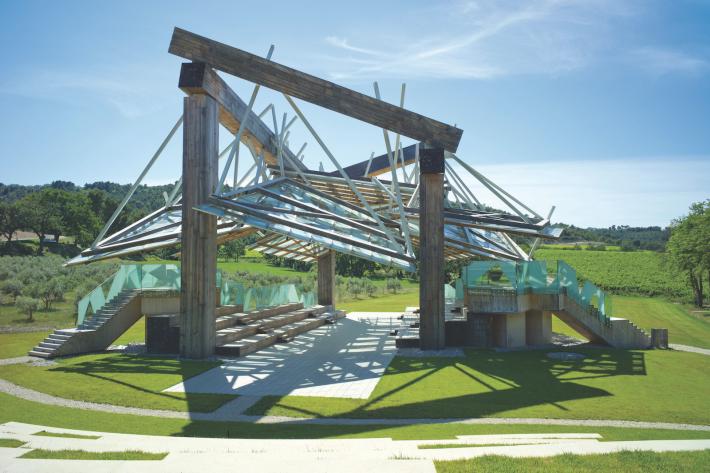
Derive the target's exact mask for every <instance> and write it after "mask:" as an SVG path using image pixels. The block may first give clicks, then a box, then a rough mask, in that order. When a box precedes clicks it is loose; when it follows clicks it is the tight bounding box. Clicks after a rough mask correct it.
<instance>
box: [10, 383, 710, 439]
mask: <svg viewBox="0 0 710 473" xmlns="http://www.w3.org/2000/svg"><path fill="white" fill-rule="evenodd" d="M0 392H3V393H6V394H10V395H12V396H16V397H19V398H22V399H25V400H27V401H33V402H39V403H41V404H49V405H54V406H63V407H72V408H75V409H85V410H91V411H102V412H112V413H115V414H131V415H139V416H152V417H168V418H173V419H186V420H187V419H189V420H209V421H240V422H254V423H264V424H277V423H289V424H318V425H411V424H453V423H462V424H487V425H500V424H536V425H565V426H591V427H626V428H637V429H669V430H697V431H706V432H710V425H694V424H674V423H669V422H639V421H625V420H571V419H570V420H568V419H534V418H492V417H486V418H474V419H346V418H325V419H322V418H320V419H319V418H313V419H303V418H294V417H277V416H247V415H243V414H241V412H243V410H244V408H245V406H247V405H248V404H250V402H252V401H255V399H250V400H249V402H245V401H246V400H241V401H240V399H239V398H237V399H235V400H234V401H231V402H230V403H227V404H225V405H224V406H222V407H220V408H219V409H217V410H216V411H214V412H209V413H201V412H195V413H190V412H178V411H165V410H155V409H141V408H137V407H123V406H113V405H110V404H99V403H94V402H86V401H74V400H71V399H64V398H60V397H56V396H52V395H49V394H44V393H41V392H38V391H35V390H32V389H27V388H23V387H21V386H18V385H16V384H13V383H10V382H8V381H5V380H2V379H0Z"/></svg>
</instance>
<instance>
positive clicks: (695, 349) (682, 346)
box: [668, 343, 710, 356]
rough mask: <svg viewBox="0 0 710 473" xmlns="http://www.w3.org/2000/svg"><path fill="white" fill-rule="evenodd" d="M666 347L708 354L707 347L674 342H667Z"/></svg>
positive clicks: (709, 354)
mask: <svg viewBox="0 0 710 473" xmlns="http://www.w3.org/2000/svg"><path fill="white" fill-rule="evenodd" d="M668 347H669V348H672V349H673V350H678V351H687V352H690V353H699V354H701V355H708V356H710V350H708V349H707V348H700V347H691V346H690V345H678V344H676V343H669V344H668Z"/></svg>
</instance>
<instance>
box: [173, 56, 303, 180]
mask: <svg viewBox="0 0 710 473" xmlns="http://www.w3.org/2000/svg"><path fill="white" fill-rule="evenodd" d="M178 87H180V89H181V90H182V91H183V92H185V93H186V94H188V95H195V94H206V95H209V96H210V97H212V98H214V99H215V100H216V101H217V103H218V104H219V121H220V123H221V124H222V125H224V127H225V128H226V129H228V130H229V131H230V132H231V133H232V134H236V133H237V131H238V130H239V124H240V122H241V120H242V119H243V118H244V116H245V114H246V111H247V104H246V103H244V101H243V100H242V99H241V98H240V97H239V96H238V95H237V94H236V92H234V90H232V88H231V87H229V84H227V83H226V82H225V81H224V80H223V79H222V78H221V77H220V76H219V75H217V73H216V72H215V71H214V70H213V69H212V68H210V67H209V66H207V65H206V64H205V63H201V62H193V63H184V64H183V65H182V68H181V69H180V80H179V82H178ZM241 141H242V142H243V143H249V144H250V145H252V146H253V147H254V149H255V150H256V152H257V153H259V152H263V153H264V159H265V160H266V162H267V163H269V164H274V165H277V164H278V158H277V153H278V151H277V148H276V144H275V143H276V136H275V135H274V132H273V131H271V129H270V128H269V127H268V126H266V124H265V123H264V122H263V121H262V120H261V118H259V116H258V115H257V114H256V113H254V112H253V111H251V112H249V118H248V119H247V122H246V124H245V125H244V131H243V133H242V138H241ZM282 153H283V154H284V155H286V156H288V157H289V158H290V159H291V161H293V162H294V164H295V165H296V166H298V167H299V169H301V170H305V169H306V166H304V165H303V163H301V161H299V160H298V159H296V155H295V154H294V153H293V152H292V151H291V150H290V149H288V147H286V146H284V147H283V150H282ZM284 166H285V167H286V169H294V167H293V166H292V165H291V164H290V163H289V160H288V159H287V160H284Z"/></svg>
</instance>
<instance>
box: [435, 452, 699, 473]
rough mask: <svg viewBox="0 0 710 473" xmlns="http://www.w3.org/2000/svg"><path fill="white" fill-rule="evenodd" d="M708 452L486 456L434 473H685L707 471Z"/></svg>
mask: <svg viewBox="0 0 710 473" xmlns="http://www.w3.org/2000/svg"><path fill="white" fill-rule="evenodd" d="M709 467H710V450H701V451H696V452H663V453H656V452H638V451H634V452H631V451H627V452H619V453H609V454H604V455H570V454H567V455H558V456H554V457H546V458H511V457H503V456H496V455H486V456H483V457H479V458H472V459H468V460H454V461H441V462H436V471H437V472H438V473H464V472H466V473H469V472H484V471H485V472H491V473H517V472H521V473H522V472H527V473H557V472H560V473H561V472H565V473H568V472H572V471H573V472H575V473H617V472H622V471H623V472H624V473H685V472H690V471H708V470H709V469H710V468H709Z"/></svg>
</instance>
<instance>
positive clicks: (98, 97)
mask: <svg viewBox="0 0 710 473" xmlns="http://www.w3.org/2000/svg"><path fill="white" fill-rule="evenodd" d="M154 69H155V68H152V67H144V66H138V65H136V66H132V67H122V68H120V69H115V68H107V69H96V70H84V71H82V70H78V71H74V70H72V71H67V70H61V69H33V70H26V71H18V72H17V74H16V75H15V76H14V77H12V80H8V82H7V84H4V85H3V86H2V88H1V90H2V92H1V93H4V94H12V95H20V96H23V97H28V98H33V99H40V100H50V101H56V102H63V103H76V102H77V101H89V102H94V103H99V104H103V105H104V106H107V107H110V108H111V109H113V110H114V111H116V112H118V113H119V114H120V115H121V116H123V117H125V118H136V117H139V116H143V115H146V114H148V113H151V112H153V111H156V110H158V109H160V108H161V106H162V103H163V102H162V101H161V99H160V95H161V90H163V89H164V88H163V87H159V86H156V82H159V81H160V79H158V77H159V76H160V75H161V74H160V72H159V71H155V70H154ZM138 70H140V71H142V72H141V73H140V74H138V75H135V74H134V72H135V71H138ZM147 71H153V72H154V73H147ZM135 77H141V78H142V79H141V80H140V81H137V80H134V79H133V78H135Z"/></svg>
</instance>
